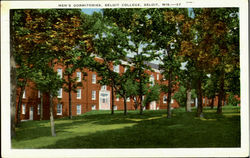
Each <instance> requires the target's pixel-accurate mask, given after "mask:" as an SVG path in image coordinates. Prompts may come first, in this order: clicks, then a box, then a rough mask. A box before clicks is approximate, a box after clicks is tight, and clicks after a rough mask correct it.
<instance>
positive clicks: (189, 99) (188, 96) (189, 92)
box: [186, 87, 191, 112]
mask: <svg viewBox="0 0 250 158" xmlns="http://www.w3.org/2000/svg"><path fill="white" fill-rule="evenodd" d="M186 112H191V89H190V87H188V89H187V103H186Z"/></svg>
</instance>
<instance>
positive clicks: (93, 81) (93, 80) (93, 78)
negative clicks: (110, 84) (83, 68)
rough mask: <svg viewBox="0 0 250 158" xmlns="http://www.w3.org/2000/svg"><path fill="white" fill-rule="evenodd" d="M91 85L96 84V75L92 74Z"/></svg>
mask: <svg viewBox="0 0 250 158" xmlns="http://www.w3.org/2000/svg"><path fill="white" fill-rule="evenodd" d="M92 84H96V74H92Z"/></svg>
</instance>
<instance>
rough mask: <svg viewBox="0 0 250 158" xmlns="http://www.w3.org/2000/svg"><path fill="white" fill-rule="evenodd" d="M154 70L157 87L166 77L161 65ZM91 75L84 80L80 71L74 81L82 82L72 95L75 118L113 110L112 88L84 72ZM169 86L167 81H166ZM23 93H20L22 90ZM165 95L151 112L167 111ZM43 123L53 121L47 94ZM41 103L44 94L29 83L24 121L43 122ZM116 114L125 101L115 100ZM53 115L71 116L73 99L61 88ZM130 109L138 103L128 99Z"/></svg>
mask: <svg viewBox="0 0 250 158" xmlns="http://www.w3.org/2000/svg"><path fill="white" fill-rule="evenodd" d="M148 64H149V65H150V66H151V67H152V68H153V69H154V72H151V71H146V72H145V73H148V74H149V75H150V81H151V82H153V83H160V80H161V79H162V75H161V74H160V72H159V70H158V69H157V68H158V65H156V64H152V63H148ZM113 69H114V71H116V72H118V73H122V72H124V71H125V69H124V67H123V66H121V65H118V66H114V67H113ZM54 70H55V71H57V73H58V75H59V76H61V77H62V76H63V72H64V70H65V67H64V66H61V65H56V66H55V67H54ZM84 71H85V72H86V73H87V76H85V78H84V80H82V78H83V74H82V72H80V71H76V72H75V73H74V75H73V77H78V81H77V82H82V85H83V86H82V87H79V88H77V92H76V93H74V92H72V93H71V97H72V115H73V116H75V115H80V114H83V113H85V112H88V111H91V110H110V109H111V99H112V98H111V88H110V87H109V86H101V85H100V84H98V82H97V81H98V80H100V79H101V78H100V77H98V75H97V73H96V72H92V71H90V70H88V69H84ZM166 82H167V81H166ZM18 91H20V90H18ZM19 94H20V93H18V92H17V101H18V97H19V96H18V95H19ZM166 96H167V95H164V94H163V93H161V94H160V100H159V101H154V102H151V103H150V104H149V105H148V106H146V107H145V108H146V109H149V110H158V109H166V108H167V102H166V98H167V97H166ZM43 100H44V101H43V102H44V104H43V119H49V95H48V94H43ZM40 102H41V94H40V91H38V90H37V89H36V88H35V85H34V84H33V83H32V82H29V83H28V86H26V87H25V91H24V95H23V99H22V105H21V119H22V120H25V119H30V120H38V119H40V112H39V111H40V108H41V106H40ZM114 102H115V107H114V109H115V110H123V108H124V107H123V98H119V97H115V98H114ZM53 105H54V106H53V107H54V108H53V114H54V117H55V118H60V117H65V116H69V95H68V93H67V92H65V91H63V89H62V88H61V89H60V90H59V91H58V96H57V98H55V99H54V100H53ZM171 106H172V107H173V108H177V107H179V105H178V103H177V102H176V101H175V100H174V99H172V100H171ZM127 109H128V110H134V109H135V107H134V100H133V98H128V99H127Z"/></svg>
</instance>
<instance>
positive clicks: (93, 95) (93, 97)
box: [91, 91, 96, 100]
mask: <svg viewBox="0 0 250 158" xmlns="http://www.w3.org/2000/svg"><path fill="white" fill-rule="evenodd" d="M91 94H92V95H91V99H92V100H96V91H92V93H91Z"/></svg>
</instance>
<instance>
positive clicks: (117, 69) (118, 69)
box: [113, 65, 120, 73]
mask: <svg viewBox="0 0 250 158" xmlns="http://www.w3.org/2000/svg"><path fill="white" fill-rule="evenodd" d="M113 67H114V68H113V71H114V72H117V73H119V72H120V65H114V66H113Z"/></svg>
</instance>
